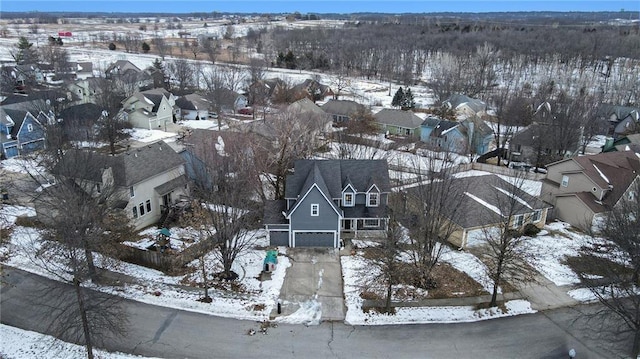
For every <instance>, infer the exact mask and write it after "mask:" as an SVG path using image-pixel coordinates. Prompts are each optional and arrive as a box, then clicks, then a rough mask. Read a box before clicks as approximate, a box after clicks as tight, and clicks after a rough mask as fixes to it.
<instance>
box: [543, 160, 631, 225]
mask: <svg viewBox="0 0 640 359" xmlns="http://www.w3.org/2000/svg"><path fill="white" fill-rule="evenodd" d="M639 175H640V158H639V157H638V155H637V154H636V153H635V152H633V151H620V152H608V153H600V154H597V155H589V156H579V157H572V158H568V159H565V160H561V161H558V162H554V163H551V164H549V165H547V177H546V178H545V180H544V181H543V182H542V192H541V198H542V199H543V200H544V201H546V202H548V203H551V204H552V205H553V206H554V207H555V210H554V213H555V217H556V218H558V219H560V220H562V221H565V222H568V223H570V224H571V225H573V226H575V227H578V228H581V229H583V230H590V229H592V227H593V225H594V224H596V223H598V221H599V220H600V219H602V218H603V217H604V216H606V214H607V213H608V212H609V211H610V210H611V209H612V208H614V207H615V206H616V204H617V203H618V202H619V201H620V199H621V198H622V197H623V196H627V197H631V198H634V197H635V196H638V193H635V191H634V183H635V182H637V181H638V176H639Z"/></svg>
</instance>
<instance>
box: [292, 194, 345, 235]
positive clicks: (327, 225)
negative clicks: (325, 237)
mask: <svg viewBox="0 0 640 359" xmlns="http://www.w3.org/2000/svg"><path fill="white" fill-rule="evenodd" d="M312 203H317V204H318V205H319V211H320V215H319V216H317V217H314V216H311V204H312ZM337 223H338V214H337V213H335V210H334V209H333V207H332V206H331V205H330V204H329V203H328V202H327V200H326V199H325V197H324V196H323V195H322V193H321V192H320V191H319V190H318V189H317V188H316V187H313V188H312V189H311V190H310V192H309V193H308V194H307V196H306V197H305V198H304V200H303V201H302V202H301V203H300V204H299V205H298V207H297V208H296V210H295V211H294V212H293V213H291V230H292V231H334V230H336V228H338V226H337Z"/></svg>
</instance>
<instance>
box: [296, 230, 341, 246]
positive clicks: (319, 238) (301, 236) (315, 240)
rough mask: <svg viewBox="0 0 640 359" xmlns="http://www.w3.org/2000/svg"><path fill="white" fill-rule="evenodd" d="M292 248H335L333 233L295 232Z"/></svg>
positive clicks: (334, 235) (334, 234)
mask: <svg viewBox="0 0 640 359" xmlns="http://www.w3.org/2000/svg"><path fill="white" fill-rule="evenodd" d="M293 238H294V239H293V246H294V247H330V248H334V247H336V244H335V242H336V241H335V238H336V233H335V232H295V233H294V237H293Z"/></svg>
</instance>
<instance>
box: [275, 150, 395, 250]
mask: <svg viewBox="0 0 640 359" xmlns="http://www.w3.org/2000/svg"><path fill="white" fill-rule="evenodd" d="M390 190H391V187H390V183H389V169H388V165H387V161H386V160H298V161H296V162H295V166H294V173H293V175H290V176H289V177H287V181H286V189H285V199H284V200H281V201H270V202H268V203H267V204H266V206H265V207H266V208H265V216H264V224H265V226H266V229H267V232H268V235H269V241H270V243H271V245H277V246H290V247H333V248H337V247H339V246H340V242H341V239H342V234H343V233H345V232H346V233H351V234H355V235H357V233H358V232H362V231H367V232H370V231H381V230H386V228H387V224H388V219H389V218H388V215H387V199H388V195H389V192H390Z"/></svg>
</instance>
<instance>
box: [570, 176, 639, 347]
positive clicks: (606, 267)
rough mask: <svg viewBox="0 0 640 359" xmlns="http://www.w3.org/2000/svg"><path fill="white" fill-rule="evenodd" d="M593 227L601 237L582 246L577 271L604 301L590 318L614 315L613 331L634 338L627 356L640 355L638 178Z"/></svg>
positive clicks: (604, 317) (583, 281) (596, 318)
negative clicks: (602, 308)
mask: <svg viewBox="0 0 640 359" xmlns="http://www.w3.org/2000/svg"><path fill="white" fill-rule="evenodd" d="M609 209H610V211H609V212H608V214H607V215H606V216H604V218H603V219H602V221H600V222H599V223H598V224H597V226H596V228H595V233H593V235H594V236H597V237H599V238H601V239H603V240H604V241H600V240H598V241H594V243H592V244H590V245H588V246H586V247H584V248H583V249H582V250H581V253H580V255H581V258H583V260H584V261H583V265H582V266H580V267H579V268H577V270H576V272H577V274H578V275H579V277H580V280H581V281H582V283H583V284H585V285H586V286H587V287H588V288H589V289H590V290H591V293H593V295H594V296H595V297H596V298H597V299H598V301H599V302H600V303H602V304H603V306H604V310H602V311H599V312H597V313H595V314H594V316H593V319H595V320H598V321H602V322H604V321H606V320H608V319H609V318H612V317H615V318H617V319H618V320H616V323H615V325H614V326H613V327H607V326H605V328H606V329H607V330H613V331H615V333H616V334H621V333H630V334H631V337H632V338H633V341H632V347H631V348H629V349H630V350H629V352H628V353H629V357H631V358H635V357H637V356H638V355H640V294H638V285H639V284H640V248H639V247H638V243H640V179H638V177H637V176H636V177H635V181H634V182H633V183H632V185H631V186H630V187H629V188H628V189H627V192H626V193H625V194H624V195H623V196H622V198H621V199H620V201H619V202H618V203H617V204H616V205H615V206H614V207H613V208H609ZM604 324H610V323H604Z"/></svg>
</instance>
